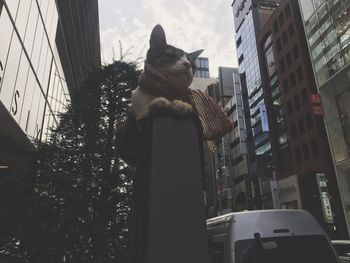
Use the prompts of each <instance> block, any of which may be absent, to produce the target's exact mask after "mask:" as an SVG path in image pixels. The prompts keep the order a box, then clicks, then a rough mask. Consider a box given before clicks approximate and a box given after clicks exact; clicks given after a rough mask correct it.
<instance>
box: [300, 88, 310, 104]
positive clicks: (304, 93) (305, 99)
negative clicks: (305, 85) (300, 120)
mask: <svg viewBox="0 0 350 263" xmlns="http://www.w3.org/2000/svg"><path fill="white" fill-rule="evenodd" d="M300 96H301V102H302V103H303V105H305V104H307V103H308V101H309V99H308V96H307V90H306V89H303V90H302V91H301V94H300Z"/></svg>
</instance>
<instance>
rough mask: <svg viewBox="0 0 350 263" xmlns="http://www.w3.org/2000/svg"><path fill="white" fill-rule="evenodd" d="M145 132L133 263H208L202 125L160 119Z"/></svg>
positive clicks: (137, 188)
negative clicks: (145, 141) (146, 141)
mask: <svg viewBox="0 0 350 263" xmlns="http://www.w3.org/2000/svg"><path fill="white" fill-rule="evenodd" d="M142 127H144V128H143V132H142V133H143V134H144V135H145V137H144V139H145V140H149V143H147V144H146V145H145V147H146V148H145V152H144V155H145V156H147V158H145V159H144V160H143V161H142V162H141V163H140V164H139V167H138V169H137V173H136V178H135V192H136V197H135V205H134V207H135V212H136V213H135V215H136V216H135V217H134V220H133V221H132V222H133V224H134V225H133V226H131V227H132V231H133V235H132V236H133V242H132V244H136V246H134V248H132V249H133V250H134V252H136V254H135V255H134V259H133V263H136V262H137V263H141V262H142V263H144V262H146V263H165V262H166V263H180V262H181V263H187V262H188V263H197V262H198V263H199V262H200V263H209V255H208V241H207V231H206V218H205V206H204V194H203V152H202V136H201V133H202V131H201V128H200V125H199V121H198V120H197V118H196V117H195V116H188V117H176V116H171V115H170V116H169V115H159V116H155V117H153V118H151V119H149V120H147V121H146V122H144V125H143V126H142ZM135 242H136V243H135ZM132 246H133V245H132Z"/></svg>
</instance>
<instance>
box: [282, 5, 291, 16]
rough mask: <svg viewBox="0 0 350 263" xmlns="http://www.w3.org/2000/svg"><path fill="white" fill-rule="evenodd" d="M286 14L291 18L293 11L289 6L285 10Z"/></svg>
mask: <svg viewBox="0 0 350 263" xmlns="http://www.w3.org/2000/svg"><path fill="white" fill-rule="evenodd" d="M284 12H285V13H286V17H290V15H291V11H290V6H289V4H287V5H286V7H285V8H284Z"/></svg>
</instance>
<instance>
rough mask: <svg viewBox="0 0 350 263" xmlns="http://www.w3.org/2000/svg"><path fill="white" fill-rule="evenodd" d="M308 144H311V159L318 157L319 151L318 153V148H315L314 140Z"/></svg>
mask: <svg viewBox="0 0 350 263" xmlns="http://www.w3.org/2000/svg"><path fill="white" fill-rule="evenodd" d="M310 144H311V154H312V156H313V157H316V156H318V153H319V151H318V146H317V142H316V139H315V138H313V139H312V140H311V142H310Z"/></svg>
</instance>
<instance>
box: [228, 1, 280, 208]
mask: <svg viewBox="0 0 350 263" xmlns="http://www.w3.org/2000/svg"><path fill="white" fill-rule="evenodd" d="M278 2H279V1H251V0H234V1H233V3H232V5H231V6H232V10H233V16H234V26H235V33H236V34H235V37H236V48H237V58H238V72H239V76H240V83H241V89H242V99H243V105H244V116H245V125H246V131H247V151H248V165H249V174H250V176H251V178H252V183H253V185H254V187H253V188H254V191H255V192H256V195H255V196H256V198H255V200H254V205H253V207H254V208H257V209H259V208H273V207H274V204H273V200H272V191H271V189H272V185H273V181H274V177H273V167H272V153H271V143H270V135H269V127H268V123H267V121H266V120H267V115H266V107H265V101H264V96H263V89H262V85H261V77H260V67H259V60H258V55H257V46H256V36H257V35H258V34H259V32H260V30H261V28H262V26H263V25H264V23H265V22H266V21H267V20H268V18H269V17H270V15H271V13H272V12H273V10H274V9H275V8H276V7H277V6H278Z"/></svg>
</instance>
